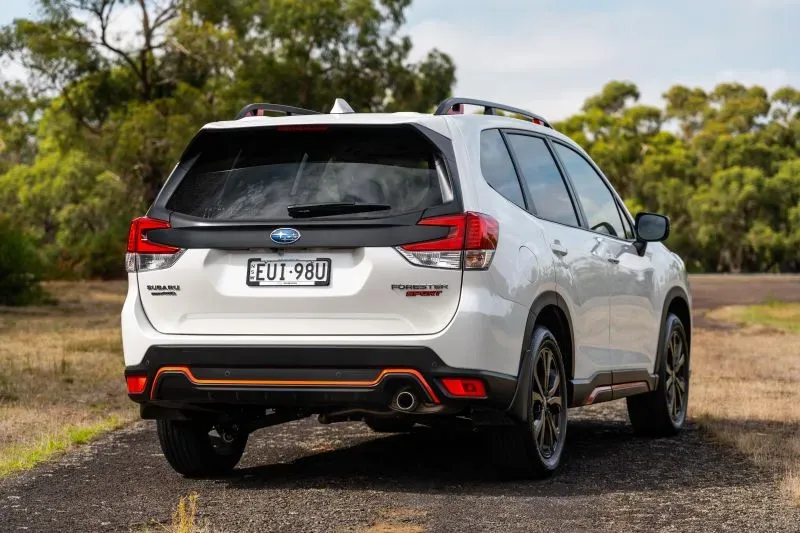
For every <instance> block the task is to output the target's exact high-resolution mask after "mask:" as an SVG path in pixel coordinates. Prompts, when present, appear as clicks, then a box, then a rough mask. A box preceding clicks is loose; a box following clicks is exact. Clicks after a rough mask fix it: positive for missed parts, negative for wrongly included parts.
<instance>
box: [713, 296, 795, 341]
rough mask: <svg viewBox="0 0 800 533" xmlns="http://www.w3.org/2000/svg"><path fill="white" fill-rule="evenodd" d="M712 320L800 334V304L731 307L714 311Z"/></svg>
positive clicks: (768, 303) (778, 303) (777, 303)
mask: <svg viewBox="0 0 800 533" xmlns="http://www.w3.org/2000/svg"><path fill="white" fill-rule="evenodd" d="M709 316H710V318H713V319H715V320H719V321H723V322H737V323H746V324H760V325H762V326H768V327H773V328H777V329H783V330H786V331H790V332H792V333H800V304H798V303H783V302H776V301H770V302H767V303H764V304H761V305H749V306H729V307H723V308H721V309H717V310H716V311H712V312H711V314H710V315H709Z"/></svg>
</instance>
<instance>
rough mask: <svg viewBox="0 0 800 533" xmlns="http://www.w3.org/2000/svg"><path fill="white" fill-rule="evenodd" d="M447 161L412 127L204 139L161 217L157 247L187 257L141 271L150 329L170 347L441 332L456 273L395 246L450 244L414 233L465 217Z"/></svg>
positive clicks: (159, 209)
mask: <svg viewBox="0 0 800 533" xmlns="http://www.w3.org/2000/svg"><path fill="white" fill-rule="evenodd" d="M438 142H440V143H441V139H439V140H438ZM448 157H451V156H449V155H448V154H444V153H442V151H441V150H440V149H439V148H437V146H436V145H435V144H434V143H433V142H431V140H429V139H428V138H427V137H425V136H424V135H423V134H422V133H421V132H420V131H418V130H417V129H415V128H413V127H411V126H408V125H401V126H380V127H371V126H332V127H329V126H319V125H313V126H311V125H310V126H285V127H271V128H238V129H235V130H204V131H202V132H201V133H200V134H199V135H198V137H197V138H196V139H195V140H194V141H193V142H192V144H191V146H190V147H189V149H188V150H187V152H186V154H185V156H184V158H183V159H182V162H181V164H180V165H179V166H178V168H177V169H176V171H175V173H174V174H173V176H172V177H171V178H170V180H169V181H168V183H167V185H166V186H165V187H164V190H163V191H162V193H161V195H160V196H159V198H158V199H157V201H156V204H155V206H154V208H153V209H152V210H151V216H154V215H159V214H161V216H162V217H163V213H167V214H168V215H169V222H170V225H171V227H170V228H165V229H157V230H152V231H150V232H149V233H148V234H147V239H149V240H150V241H152V242H156V243H160V244H165V245H171V246H174V247H177V248H179V249H181V250H183V252H182V255H181V257H180V258H179V259H178V260H177V261H176V262H175V263H174V265H172V266H171V267H169V268H166V269H161V270H153V271H146V272H143V271H139V272H138V274H137V275H138V281H139V292H140V296H141V300H142V304H143V306H144V310H145V313H146V314H147V317H148V318H149V320H150V322H151V323H152V324H153V326H154V327H155V328H156V329H157V330H158V331H161V332H164V333H171V334H194V335H203V334H213V335H298V336H301V335H302V336H310V335H403V334H427V333H434V332H437V331H440V330H442V329H443V328H444V327H445V326H446V325H447V324H448V323H449V322H450V320H451V319H452V317H453V316H454V314H455V311H456V308H457V306H458V301H459V296H460V290H461V276H462V272H461V269H460V267H459V268H458V269H455V268H452V269H447V268H426V267H421V266H416V265H413V264H411V263H410V262H409V260H407V259H406V258H404V256H403V255H401V254H400V253H399V252H398V250H396V249H395V246H398V245H401V244H404V243H409V242H420V241H427V240H434V239H438V238H442V237H445V236H447V234H448V231H449V230H448V228H447V227H441V226H426V225H417V222H418V221H419V220H420V219H421V218H423V217H428V216H431V215H444V214H448V213H458V212H460V211H461V205H460V201H459V198H458V195H457V193H456V191H455V190H454V188H453V181H451V175H450V172H448V168H454V167H455V165H454V164H453V163H452V161H451V160H449V159H448ZM459 253H460V252H459Z"/></svg>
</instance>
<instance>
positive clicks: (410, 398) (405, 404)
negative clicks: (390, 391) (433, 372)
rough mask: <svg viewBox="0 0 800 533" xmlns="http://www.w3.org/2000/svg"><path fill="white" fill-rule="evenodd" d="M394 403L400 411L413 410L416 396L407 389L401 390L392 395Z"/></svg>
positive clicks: (415, 405)
mask: <svg viewBox="0 0 800 533" xmlns="http://www.w3.org/2000/svg"><path fill="white" fill-rule="evenodd" d="M393 403H394V405H395V407H396V408H397V409H398V410H400V411H413V410H414V409H416V408H417V403H418V402H417V397H416V395H414V393H413V392H411V391H409V390H401V391H400V392H398V393H397V394H396V395H395V397H394V402H393Z"/></svg>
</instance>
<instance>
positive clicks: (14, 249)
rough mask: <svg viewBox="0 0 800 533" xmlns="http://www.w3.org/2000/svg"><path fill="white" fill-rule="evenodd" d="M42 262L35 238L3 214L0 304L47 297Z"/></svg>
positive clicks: (28, 302) (27, 301)
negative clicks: (42, 280)
mask: <svg viewBox="0 0 800 533" xmlns="http://www.w3.org/2000/svg"><path fill="white" fill-rule="evenodd" d="M42 271H43V270H42V263H41V260H40V258H39V255H38V253H37V251H36V245H35V244H34V242H33V240H32V239H31V238H30V237H29V236H28V235H25V233H24V232H23V231H22V229H20V227H19V226H18V225H16V224H14V223H13V222H12V220H11V218H9V217H7V216H0V305H27V304H32V303H40V302H43V301H46V300H47V295H46V293H45V292H44V291H43V290H42V288H41V286H40V285H39V280H40V278H41V274H42Z"/></svg>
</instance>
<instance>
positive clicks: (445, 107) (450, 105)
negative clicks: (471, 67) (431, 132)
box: [433, 96, 553, 129]
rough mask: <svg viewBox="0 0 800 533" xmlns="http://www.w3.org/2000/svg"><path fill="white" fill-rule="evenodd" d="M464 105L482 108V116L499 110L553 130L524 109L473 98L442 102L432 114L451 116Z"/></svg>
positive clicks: (540, 117)
mask: <svg viewBox="0 0 800 533" xmlns="http://www.w3.org/2000/svg"><path fill="white" fill-rule="evenodd" d="M464 104H467V105H476V106H479V107H482V108H483V114H484V115H494V114H495V110H496V109H499V110H501V111H508V112H509V113H516V114H517V115H522V116H524V117H525V118H529V119H531V122H533V123H534V124H539V125H541V126H546V127H548V128H550V129H552V128H553V126H551V125H550V123H549V122H548V121H547V120H546V119H545V118H544V117H542V116H540V115H537V114H536V113H531V112H530V111H525V110H524V109H519V108H516V107H511V106H508V105H505V104H498V103H497V102H489V101H487V100H476V99H475V98H461V97H458V96H455V97H453V98H448V99H447V100H444V101H443V102H442V103H441V104H439V107H437V108H436V111H434V113H433V114H434V115H448V114H451V111H455V112H463V110H459V109H458V107H457V106H462V105H464ZM454 108H455V109H454Z"/></svg>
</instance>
